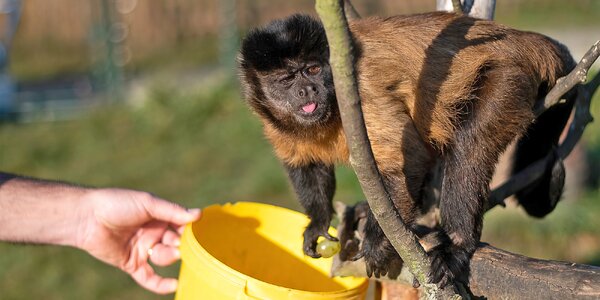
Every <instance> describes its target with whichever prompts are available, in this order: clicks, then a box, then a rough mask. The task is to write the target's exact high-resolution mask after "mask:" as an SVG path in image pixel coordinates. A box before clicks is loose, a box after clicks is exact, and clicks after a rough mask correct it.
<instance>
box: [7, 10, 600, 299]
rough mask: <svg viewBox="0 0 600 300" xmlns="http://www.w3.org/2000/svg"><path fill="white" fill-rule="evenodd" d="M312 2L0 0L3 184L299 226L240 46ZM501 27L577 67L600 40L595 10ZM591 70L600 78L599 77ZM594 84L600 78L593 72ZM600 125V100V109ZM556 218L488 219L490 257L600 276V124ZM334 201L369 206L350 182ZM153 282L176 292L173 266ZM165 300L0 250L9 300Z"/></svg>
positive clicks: (81, 264)
mask: <svg viewBox="0 0 600 300" xmlns="http://www.w3.org/2000/svg"><path fill="white" fill-rule="evenodd" d="M353 3H354V4H355V6H356V8H357V10H358V11H359V12H360V13H361V14H362V15H363V16H366V15H394V14H407V13H416V12H425V11H432V10H434V9H435V1H433V0H428V1H422V0H403V1H392V0H377V1H372V0H371V1H368V0H355V1H353ZM313 5H314V2H313V1H308V0H302V1H286V0H277V1H274V0H269V1H267V0H237V1H236V0H224V1H216V0H171V1H158V0H146V1H138V0H89V1H75V0H54V1H47V0H23V1H21V0H0V170H2V171H5V172H11V173H17V174H23V175H29V176H34V177H41V178H48V179H57V180H65V181H71V182H77V183H80V184H84V185H91V186H98V187H108V186H118V187H125V188H132V189H140V190H146V191H150V192H153V193H155V194H158V195H160V196H161V197H164V198H167V199H171V200H173V201H176V202H178V203H181V204H183V205H185V206H190V207H204V206H207V205H210V204H214V203H225V202H231V201H256V202H266V203H274V204H277V205H280V206H284V207H288V208H292V209H296V210H299V209H300V207H299V205H298V204H297V202H296V200H295V198H294V195H293V194H292V192H291V191H290V188H289V186H288V182H287V179H286V177H285V174H284V172H283V169H282V168H281V166H280V165H279V163H278V161H277V160H276V159H275V157H274V155H273V153H272V150H271V147H270V146H269V145H268V143H267V142H266V141H265V139H264V138H263V135H262V132H261V126H260V124H259V122H258V119H257V118H256V117H254V116H252V114H251V113H250V112H249V111H248V109H247V108H246V107H245V104H244V103H243V101H242V99H241V96H240V92H239V85H238V81H237V78H236V65H235V55H236V51H237V47H238V44H239V41H240V38H241V37H243V36H244V33H245V32H246V31H247V30H248V29H249V28H251V27H254V26H258V25H261V24H265V23H266V22H268V21H269V20H272V19H274V18H278V17H283V16H286V15H289V14H292V13H295V12H305V13H309V14H314V9H313ZM496 20H497V21H498V22H500V23H503V24H506V25H509V26H512V27H516V28H519V29H526V30H533V31H538V32H542V33H545V34H547V35H549V36H551V37H554V38H556V39H557V40H559V41H561V42H563V43H565V44H567V45H568V46H569V47H570V48H571V50H572V52H573V54H574V56H575V58H576V59H577V60H578V59H579V58H581V56H582V55H583V53H584V52H585V51H586V50H587V49H588V48H589V46H591V45H592V44H593V43H594V42H595V41H596V40H598V39H600V1H598V0H571V1H561V0H504V1H498V4H497V9H496ZM596 66H598V64H596ZM596 69H597V67H596ZM592 114H593V115H594V116H596V118H600V96H599V95H598V93H597V95H596V99H595V100H594V102H593V105H592ZM567 164H568V168H569V171H568V172H569V173H568V174H569V177H568V186H567V191H566V194H565V197H564V199H563V201H561V203H560V204H559V206H558V208H557V209H556V210H555V212H554V213H552V214H551V215H550V216H549V217H548V218H546V219H544V220H536V219H531V218H529V217H527V216H525V214H524V213H523V212H522V211H521V209H519V208H516V207H508V208H500V207H498V208H495V209H494V210H492V211H491V212H490V213H488V214H487V215H486V221H485V225H484V234H483V241H485V242H488V243H490V244H492V245H494V246H497V247H500V248H503V249H506V250H509V251H513V252H517V253H522V254H525V255H528V256H533V257H538V258H546V259H556V260H568V261H573V262H580V263H588V264H596V265H600V217H598V216H599V215H600V190H599V187H598V178H599V176H600V174H599V170H600V124H598V123H593V124H591V125H590V126H588V128H587V130H586V132H585V139H584V141H582V142H581V146H580V147H579V148H578V149H577V151H575V152H574V153H573V154H572V156H571V157H570V158H569V161H568V163H567ZM337 176H338V190H337V194H336V200H340V201H344V202H347V203H354V202H356V201H360V200H363V199H364V197H363V195H362V192H361V190H360V188H359V187H358V184H357V181H356V179H355V176H354V174H353V172H352V171H351V170H350V169H349V168H344V167H342V168H339V169H338V170H337ZM160 272H161V273H162V274H164V275H168V276H176V275H177V272H178V265H175V266H172V267H169V268H163V269H161V270H160ZM35 298H39V299H170V298H172V296H156V295H153V294H151V293H149V292H147V291H145V290H143V289H142V288H140V287H138V286H137V285H136V284H135V283H134V282H133V281H132V280H131V279H130V278H129V277H128V276H127V275H125V274H124V273H122V272H120V271H118V270H117V269H114V268H112V267H109V266H106V265H104V264H102V263H100V262H98V261H96V260H94V259H92V258H91V257H90V256H88V255H87V254H85V253H83V252H81V251H78V250H75V249H68V248H60V247H53V246H31V245H29V246H24V245H13V244H9V243H0V299H35Z"/></svg>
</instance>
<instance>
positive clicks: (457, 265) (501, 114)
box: [430, 67, 536, 285]
mask: <svg viewBox="0 0 600 300" xmlns="http://www.w3.org/2000/svg"><path fill="white" fill-rule="evenodd" d="M475 90H476V91H477V92H476V95H474V97H473V100H472V101H471V102H470V103H468V104H467V105H466V106H465V107H464V108H465V112H464V114H463V115H464V116H465V117H464V119H462V120H459V121H460V122H458V123H459V124H460V127H459V128H457V129H456V131H455V134H454V144H453V145H451V146H450V147H449V149H447V151H445V152H444V156H443V164H444V166H443V170H444V171H443V172H444V177H443V181H442V191H441V196H440V217H441V226H442V229H443V230H444V231H445V233H446V234H447V236H448V237H449V238H450V240H451V241H452V243H451V244H450V245H446V246H442V247H439V248H437V249H435V250H434V251H433V252H430V255H431V256H432V258H433V266H432V273H433V274H432V276H433V280H434V281H435V282H440V283H441V284H442V285H445V284H447V283H448V282H449V280H453V279H458V280H460V279H461V277H462V276H463V275H466V273H467V271H468V264H469V260H470V258H471V256H472V254H473V252H474V251H475V248H476V246H477V243H478V241H479V238H480V236H481V226H482V218H483V212H484V202H485V200H486V199H487V197H488V194H489V182H490V180H491V177H492V174H493V172H494V169H495V165H496V163H497V161H498V157H499V156H500V154H501V153H502V152H503V151H504V150H505V149H506V147H507V145H508V144H509V143H510V142H511V141H512V140H513V139H514V138H515V137H516V136H518V135H520V134H521V133H522V132H523V131H524V130H525V128H526V126H527V125H528V124H529V122H530V121H531V120H532V119H533V114H532V112H531V104H532V101H531V99H533V97H535V90H536V89H535V88H534V87H533V84H532V83H531V79H530V78H528V77H526V76H524V75H521V72H520V71H519V69H518V68H516V67H515V68H511V67H501V68H500V67H498V68H495V69H489V70H486V72H485V74H481V81H480V86H478V87H476V89H475ZM462 278H464V277H462Z"/></svg>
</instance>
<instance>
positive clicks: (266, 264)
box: [175, 202, 368, 300]
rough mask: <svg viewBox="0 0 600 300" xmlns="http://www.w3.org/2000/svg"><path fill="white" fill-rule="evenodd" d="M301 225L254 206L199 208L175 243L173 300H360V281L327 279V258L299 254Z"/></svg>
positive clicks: (300, 220)
mask: <svg viewBox="0 0 600 300" xmlns="http://www.w3.org/2000/svg"><path fill="white" fill-rule="evenodd" d="M307 224H308V219H307V218H306V216H304V215H303V214H301V213H298V212H295V211H291V210H288V209H284V208H280V207H276V206H272V205H266V204H260V203H249V202H239V203H235V204H225V205H223V206H220V205H214V206H210V207H207V208H205V209H204V210H203V212H202V218H201V219H200V220H199V221H197V222H195V223H193V224H190V225H188V226H187V227H186V229H185V231H184V233H183V236H182V239H181V257H182V259H181V260H182V263H181V270H180V273H179V286H178V288H177V293H176V295H175V299H176V300H192V299H193V300H196V299H310V300H316V299H364V297H365V294H366V290H367V285H368V282H367V280H366V279H364V278H351V277H346V278H338V277H336V278H330V277H329V275H328V274H329V270H330V267H331V262H332V259H331V258H329V259H325V258H319V259H314V258H311V257H308V256H305V255H304V254H303V253H302V232H303V231H304V228H305V227H306V225H307ZM332 230H333V229H332ZM332 233H333V232H332Z"/></svg>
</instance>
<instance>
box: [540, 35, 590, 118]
mask: <svg viewBox="0 0 600 300" xmlns="http://www.w3.org/2000/svg"><path fill="white" fill-rule="evenodd" d="M599 55H600V41H597V42H596V43H595V44H594V45H592V47H591V48H590V49H589V50H588V51H587V52H586V53H585V55H584V56H583V58H582V59H581V61H579V63H578V64H577V66H576V67H575V69H573V71H571V72H570V73H569V74H568V75H567V76H565V77H561V78H559V79H558V80H557V81H556V85H555V86H554V87H553V88H552V90H550V92H548V94H547V95H546V97H545V98H544V102H541V103H540V105H538V106H537V107H536V108H535V114H536V115H537V116H539V115H541V114H542V113H543V112H544V111H546V110H547V109H548V108H549V107H550V106H553V105H555V104H556V103H558V102H559V101H560V98H561V97H562V96H563V95H564V94H566V93H567V92H568V91H570V90H571V89H572V88H573V87H575V86H576V85H577V84H580V83H583V82H585V79H586V78H587V72H588V71H589V69H590V67H591V66H592V64H594V62H595V61H596V59H597V58H598V56H599Z"/></svg>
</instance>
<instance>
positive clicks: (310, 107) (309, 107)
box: [302, 102, 318, 114]
mask: <svg viewBox="0 0 600 300" xmlns="http://www.w3.org/2000/svg"><path fill="white" fill-rule="evenodd" d="M317 106H318V105H317V103H316V102H308V103H306V104H305V105H304V106H302V111H303V112H304V113H305V114H312V113H313V112H315V110H317Z"/></svg>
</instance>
